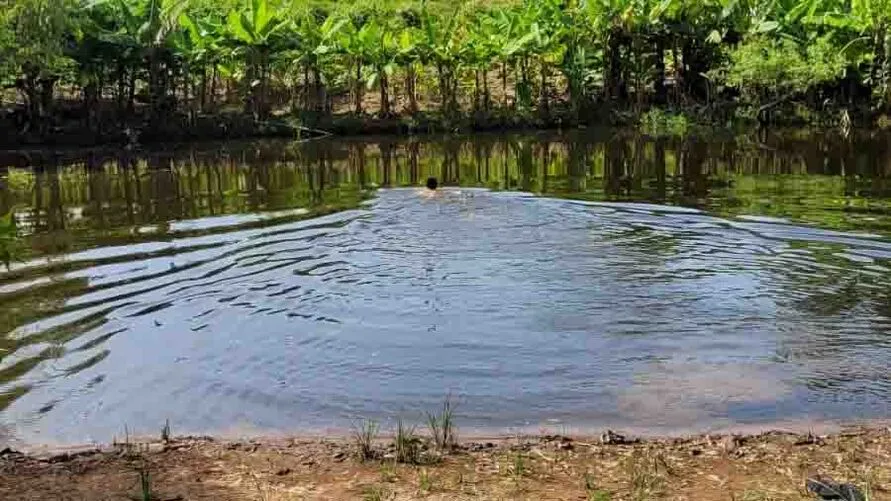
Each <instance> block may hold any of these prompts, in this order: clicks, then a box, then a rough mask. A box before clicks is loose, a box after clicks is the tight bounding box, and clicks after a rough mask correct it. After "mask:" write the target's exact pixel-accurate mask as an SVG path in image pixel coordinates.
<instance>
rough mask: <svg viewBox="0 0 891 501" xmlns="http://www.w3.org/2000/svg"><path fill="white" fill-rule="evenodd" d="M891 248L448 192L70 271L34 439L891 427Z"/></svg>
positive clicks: (22, 406) (820, 235) (635, 210)
mask: <svg viewBox="0 0 891 501" xmlns="http://www.w3.org/2000/svg"><path fill="white" fill-rule="evenodd" d="M889 259H891V242H889V241H887V240H885V239H882V238H878V237H871V236H864V235H857V234H849V233H843V232H833V231H828V230H819V229H815V228H813V227H805V226H796V225H793V224H790V223H788V222H786V221H783V220H777V219H772V218H735V219H722V218H719V217H715V216H710V215H707V214H706V213H704V212H701V211H698V210H694V209H683V208H670V207H665V206H658V205H648V204H611V203H587V202H577V201H569V200H558V199H548V198H541V197H533V196H531V195H525V194H518V193H496V192H489V191H485V190H477V189H446V190H444V191H442V192H441V193H439V194H438V195H436V196H432V197H431V196H428V195H426V194H424V193H422V192H419V191H416V190H414V189H394V190H382V191H380V192H379V193H378V195H377V197H376V198H375V199H374V200H372V201H371V202H370V203H368V204H366V205H364V206H362V207H360V208H359V209H353V210H347V211H344V212H340V213H336V214H333V215H328V216H324V217H320V218H315V219H310V220H305V221H298V222H293V221H291V222H284V223H280V224H275V225H272V226H264V227H261V228H253V229H235V230H232V231H228V232H223V233H216V234H209V235H200V236H184V237H182V238H174V239H172V240H170V241H167V242H160V243H148V244H138V245H130V246H126V247H118V248H108V247H105V248H99V249H94V250H90V251H85V252H82V253H79V254H71V255H68V256H65V257H64V260H65V261H66V262H70V263H77V262H86V263H89V264H88V265H86V267H81V268H77V267H74V268H73V269H72V270H71V271H67V272H66V271H64V270H59V269H58V268H57V269H56V271H52V272H48V273H47V274H46V275H45V276H42V277H39V278H37V279H35V278H34V277H31V278H29V279H27V280H26V279H24V278H23V279H22V280H20V281H12V282H8V283H5V284H4V285H3V289H2V290H0V294H4V295H5V296H6V297H12V296H14V295H15V294H21V293H22V292H23V291H26V292H29V293H34V292H35V291H40V290H43V289H46V290H50V289H53V288H59V287H61V286H65V285H66V284H67V286H68V289H67V290H68V292H66V294H65V295H64V299H63V300H62V301H60V302H59V303H58V305H57V308H56V310H55V312H54V313H53V314H52V315H49V316H45V317H43V318H39V319H36V320H33V321H30V322H27V323H25V324H24V325H21V326H20V327H18V328H17V329H16V330H15V331H14V332H12V333H10V334H9V337H10V339H12V340H13V341H14V343H13V344H12V345H11V346H12V348H11V350H10V353H8V354H6V355H5V356H4V357H3V358H2V362H0V374H2V377H0V381H6V382H5V383H4V384H3V386H2V387H0V392H2V393H5V394H6V395H14V396H15V397H16V398H13V399H10V403H9V404H8V407H6V408H5V410H3V411H2V414H0V419H2V421H0V422H2V425H3V426H5V427H6V428H7V429H8V435H9V436H11V437H15V439H17V440H23V441H25V442H41V443H46V442H66V443H68V442H85V441H91V440H95V441H103V442H105V441H110V440H111V439H112V437H113V436H115V435H118V436H120V435H121V434H122V432H123V429H124V427H125V426H126V427H127V428H128V430H129V432H130V433H151V434H154V433H156V432H157V430H159V429H160V427H161V425H162V424H163V423H164V422H165V420H168V419H169V420H170V422H171V423H173V425H174V427H175V428H176V429H177V430H178V431H180V432H185V431H192V432H224V431H227V430H233V429H243V428H249V429H254V430H264V431H290V432H293V431H303V432H305V431H308V430H323V429H329V428H345V427H347V426H349V424H350V422H351V420H352V419H355V417H356V416H367V417H373V418H377V419H381V420H386V419H388V418H390V417H392V416H394V415H397V414H403V415H407V416H416V415H419V413H420V412H421V411H422V410H425V409H430V408H433V407H434V406H435V405H436V403H437V402H438V401H440V400H441V398H442V397H443V396H444V395H445V394H446V393H448V392H451V393H453V394H455V395H459V396H460V414H461V419H462V422H461V424H462V425H463V426H465V427H468V428H471V429H480V430H501V431H503V430H508V429H514V428H522V427H535V426H539V425H544V424H560V425H565V426H572V427H602V426H609V425H613V426H615V425H617V424H618V425H620V426H625V427H629V426H635V427H640V428H647V429H658V430H682V429H689V428H693V427H714V426H719V425H732V424H739V423H770V422H776V421H780V420H795V419H846V418H854V417H857V418H859V417H884V416H887V415H888V409H887V402H888V401H889V396H891V372H889V371H888V370H887V367H888V362H889V361H891V336H889V329H891V319H889V318H891V298H889V292H891V283H889V282H891V274H889V263H888V261H889Z"/></svg>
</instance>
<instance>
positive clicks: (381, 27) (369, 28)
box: [359, 19, 399, 117]
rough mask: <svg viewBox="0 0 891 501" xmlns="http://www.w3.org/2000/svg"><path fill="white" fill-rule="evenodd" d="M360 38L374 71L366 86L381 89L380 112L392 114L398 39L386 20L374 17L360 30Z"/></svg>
mask: <svg viewBox="0 0 891 501" xmlns="http://www.w3.org/2000/svg"><path fill="white" fill-rule="evenodd" d="M359 40H360V43H361V44H362V46H363V47H364V53H365V54H366V55H367V56H368V61H369V63H370V64H371V68H372V71H371V72H370V73H369V74H368V77H367V79H366V87H367V88H368V89H372V88H374V86H375V85H377V87H378V89H379V90H380V114H381V116H382V117H386V116H389V115H390V76H391V75H392V74H393V73H394V71H395V70H396V56H397V54H398V52H399V46H398V41H397V39H396V36H395V34H394V32H393V30H392V29H390V27H389V25H388V23H387V22H386V21H385V20H378V19H374V20H372V21H370V22H368V23H366V24H365V26H363V27H362V30H360V33H359Z"/></svg>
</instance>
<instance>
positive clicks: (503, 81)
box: [501, 62, 507, 108]
mask: <svg viewBox="0 0 891 501" xmlns="http://www.w3.org/2000/svg"><path fill="white" fill-rule="evenodd" d="M501 92H502V97H503V98H504V107H505V108H507V63H506V62H503V63H501Z"/></svg>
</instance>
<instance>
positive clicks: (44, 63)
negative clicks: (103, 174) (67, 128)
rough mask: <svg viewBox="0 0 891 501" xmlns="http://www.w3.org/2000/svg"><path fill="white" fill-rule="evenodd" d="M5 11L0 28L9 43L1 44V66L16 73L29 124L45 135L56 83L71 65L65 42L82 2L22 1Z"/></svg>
mask: <svg viewBox="0 0 891 501" xmlns="http://www.w3.org/2000/svg"><path fill="white" fill-rule="evenodd" d="M2 10H3V11H4V12H3V14H2V16H3V17H2V21H3V25H2V26H0V30H2V31H3V37H2V38H3V39H4V42H5V43H4V44H3V46H2V47H0V60H2V62H0V65H3V66H5V67H6V69H7V70H8V72H9V74H10V75H13V76H12V78H11V80H12V82H11V83H12V84H13V85H12V86H14V87H15V88H16V89H17V90H18V91H19V92H20V93H21V95H22V97H23V98H24V101H25V104H26V112H27V124H26V126H27V127H33V130H34V131H36V132H37V133H38V134H40V135H42V134H44V133H45V132H46V130H45V128H46V125H47V124H46V122H47V120H46V119H47V118H48V117H49V115H51V113H52V110H51V107H52V97H53V90H54V87H55V84H56V82H57V81H58V80H59V77H60V74H61V73H62V71H63V70H64V69H65V67H66V66H67V65H68V64H69V59H68V58H67V57H66V55H65V43H66V41H67V38H68V37H67V35H68V33H69V30H70V28H71V26H72V24H73V20H74V19H76V17H77V16H78V13H79V4H78V3H77V2H76V1H75V0H21V1H17V2H12V3H11V4H9V3H8V4H7V5H5V6H4V7H3V9H2ZM4 83H6V82H4Z"/></svg>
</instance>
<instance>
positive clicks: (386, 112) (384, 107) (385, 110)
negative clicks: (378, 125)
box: [378, 67, 390, 117]
mask: <svg viewBox="0 0 891 501" xmlns="http://www.w3.org/2000/svg"><path fill="white" fill-rule="evenodd" d="M378 71H379V72H380V82H379V83H380V87H381V89H380V91H381V117H388V116H390V89H389V86H390V81H389V78H388V77H387V72H386V71H384V68H383V67H379V68H378Z"/></svg>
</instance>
